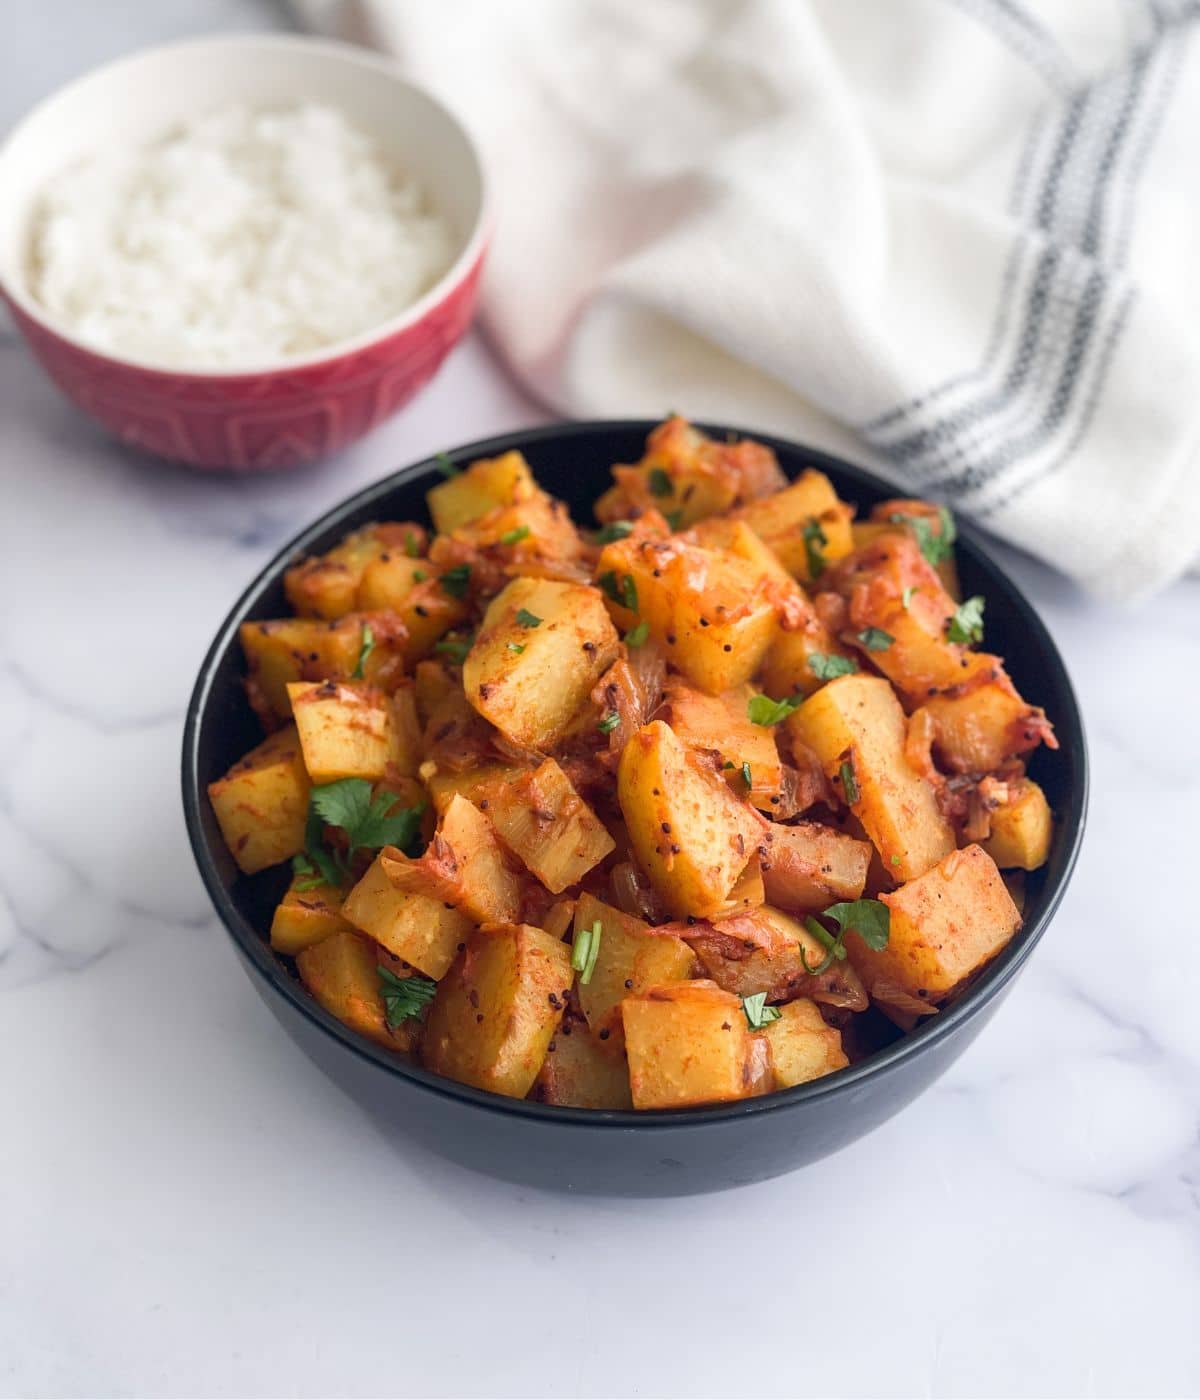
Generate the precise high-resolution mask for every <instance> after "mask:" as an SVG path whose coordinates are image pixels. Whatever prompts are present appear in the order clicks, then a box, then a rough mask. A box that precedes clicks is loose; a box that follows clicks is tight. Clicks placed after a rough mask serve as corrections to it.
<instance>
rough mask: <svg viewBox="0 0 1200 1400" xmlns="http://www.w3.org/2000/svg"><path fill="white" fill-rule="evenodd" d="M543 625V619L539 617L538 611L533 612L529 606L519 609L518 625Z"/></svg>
mask: <svg viewBox="0 0 1200 1400" xmlns="http://www.w3.org/2000/svg"><path fill="white" fill-rule="evenodd" d="M541 625H542V619H541V618H540V617H538V615H537V613H531V612H530V611H529V609H528V608H518V609H517V626H518V627H540V626H541Z"/></svg>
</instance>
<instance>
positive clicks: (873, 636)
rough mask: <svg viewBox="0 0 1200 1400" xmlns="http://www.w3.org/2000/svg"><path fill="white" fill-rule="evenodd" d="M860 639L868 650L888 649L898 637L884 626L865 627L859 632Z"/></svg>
mask: <svg viewBox="0 0 1200 1400" xmlns="http://www.w3.org/2000/svg"><path fill="white" fill-rule="evenodd" d="M858 640H859V641H860V642H861V643H862V644H863V646H865V647H866V649H867V650H868V651H887V649H888V647H890V646H891V644H892V643H893V642H894V641H895V640H896V639H895V637H893V636H892V634H891V633H890V632H885V631H884V630H883V628H882V627H864V628H863V630H862V631H861V632H859V633H858Z"/></svg>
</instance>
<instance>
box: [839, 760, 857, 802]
mask: <svg viewBox="0 0 1200 1400" xmlns="http://www.w3.org/2000/svg"><path fill="white" fill-rule="evenodd" d="M838 776H839V777H840V778H841V780H842V791H843V792H844V793H845V795H846V801H847V802H848V803H849V804H850V806H853V805H854V804H855V803H856V802H857V801H858V798H859V791H858V779H857V778H856V777H855V776H854V764H853V763H851V762H850V760H849V759H847V760H846V762H845V763H843V764H842V766H841V768H840V769H838Z"/></svg>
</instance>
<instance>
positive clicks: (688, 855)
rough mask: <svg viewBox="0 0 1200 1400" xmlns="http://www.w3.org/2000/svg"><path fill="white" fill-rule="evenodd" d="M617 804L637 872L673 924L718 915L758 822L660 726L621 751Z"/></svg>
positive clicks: (642, 732) (648, 729)
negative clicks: (670, 915) (650, 885)
mask: <svg viewBox="0 0 1200 1400" xmlns="http://www.w3.org/2000/svg"><path fill="white" fill-rule="evenodd" d="M617 797H618V800H619V801H620V804H621V811H622V813H623V814H624V817H625V825H626V827H627V828H628V831H629V839H630V841H631V843H632V845H633V849H634V853H635V854H636V856H637V859H638V864H639V865H640V866H641V867H642V869H643V870H644V871H645V872H646V874H647V875H648V876H649V877H650V880H651V882H652V883H653V885H654V887H655V889H656V890H657V891H658V892H659V894H660V895H661V896H662V898H663V901H664V903H665V904H666V905H667V907H668V909H670V910H671V912H672V913H673V914H674V915H675V916H676V917H677V918H685V917H686V916H687V915H688V914H695V915H697V916H700V917H704V916H707V915H709V914H715V913H719V912H720V911H721V910H722V909H724V908H725V907H726V901H727V900H728V899H729V896H730V893H731V891H732V890H733V887H734V885H735V884H736V883H737V880H738V877H739V876H740V875H741V874H742V872H743V871H744V870H745V868H746V865H747V863H748V861H749V859H750V857H751V855H752V854H753V853H754V851H755V849H756V847H757V844H758V839H759V836H760V834H761V831H762V819H761V818H760V817H758V816H756V815H755V813H754V812H753V811H752V809H751V808H750V807H749V806H748V805H747V804H746V803H744V802H741V801H739V800H738V798H736V797H735V796H734V795H733V793H731V792H730V790H729V788H728V786H727V785H726V784H725V782H724V781H723V780H722V778H721V777H720V776H718V773H717V772H716V771H714V768H713V766H712V765H711V764H710V763H709V762H707V761H706V760H705V758H704V756H703V755H702V754H699V753H695V752H692V751H689V750H688V749H686V748H685V747H684V746H683V744H682V743H680V741H679V740H678V739H677V738H676V737H675V735H674V734H673V733H672V732H671V730H670V728H669V727H668V726H667V725H665V724H664V723H663V722H662V721H661V720H655V721H654V722H653V723H652V724H647V725H645V726H644V727H643V728H642V729H639V730H638V732H637V733H636V734H635V735H634V736H633V738H632V739H630V741H629V743H628V744H626V745H625V749H624V751H623V752H622V754H621V763H620V767H619V769H618V773H617Z"/></svg>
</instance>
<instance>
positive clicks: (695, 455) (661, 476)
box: [596, 415, 787, 529]
mask: <svg viewBox="0 0 1200 1400" xmlns="http://www.w3.org/2000/svg"><path fill="white" fill-rule="evenodd" d="M612 473H613V478H614V479H615V481H616V485H615V486H614V487H613V488H612V489H611V490H610V491H607V492H605V494H604V495H603V496H601V497H600V499H599V501H597V502H596V518H597V520H620V519H623V518H625V517H626V516H629V515H635V514H638V513H641V512H644V511H646V510H651V509H656V510H660V511H662V512H663V514H664V515H666V516H667V517H668V518H669V519H670V520H671V522H672V524H673V525H674V527H675V528H676V529H685V528H686V527H687V526H688V525H691V524H692V523H693V522H694V521H697V520H700V519H702V518H703V517H705V516H709V515H714V514H715V513H716V512H717V511H721V510H726V509H728V508H729V507H730V506H735V505H740V504H741V503H742V502H743V501H751V500H755V499H757V498H758V497H760V496H766V495H768V494H769V493H770V492H772V491H777V490H779V488H780V487H782V486H786V485H787V478H786V477H785V476H784V474H783V473H782V472H781V471H780V469H779V463H778V462H777V461H776V459H775V454H774V452H772V451H771V449H770V448H769V447H765V446H763V444H762V443H758V442H753V441H751V440H750V439H749V438H745V439H743V440H741V441H740V442H720V441H717V440H716V439H714V438H710V437H708V436H707V435H706V434H705V433H702V432H701V431H700V430H699V428H694V427H693V426H692V425H691V424H690V423H688V422H687V421H686V420H684V419H683V418H680V417H679V416H678V415H675V416H673V417H671V418H668V419H667V421H666V422H665V423H660V424H659V425H658V427H657V428H655V429H654V431H653V432H652V433H651V434H650V436H649V438H648V439H647V441H646V453H645V456H644V457H643V458H642V460H641V461H640V462H639V463H638V464H637V465H636V466H615V467H613V469H612Z"/></svg>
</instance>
